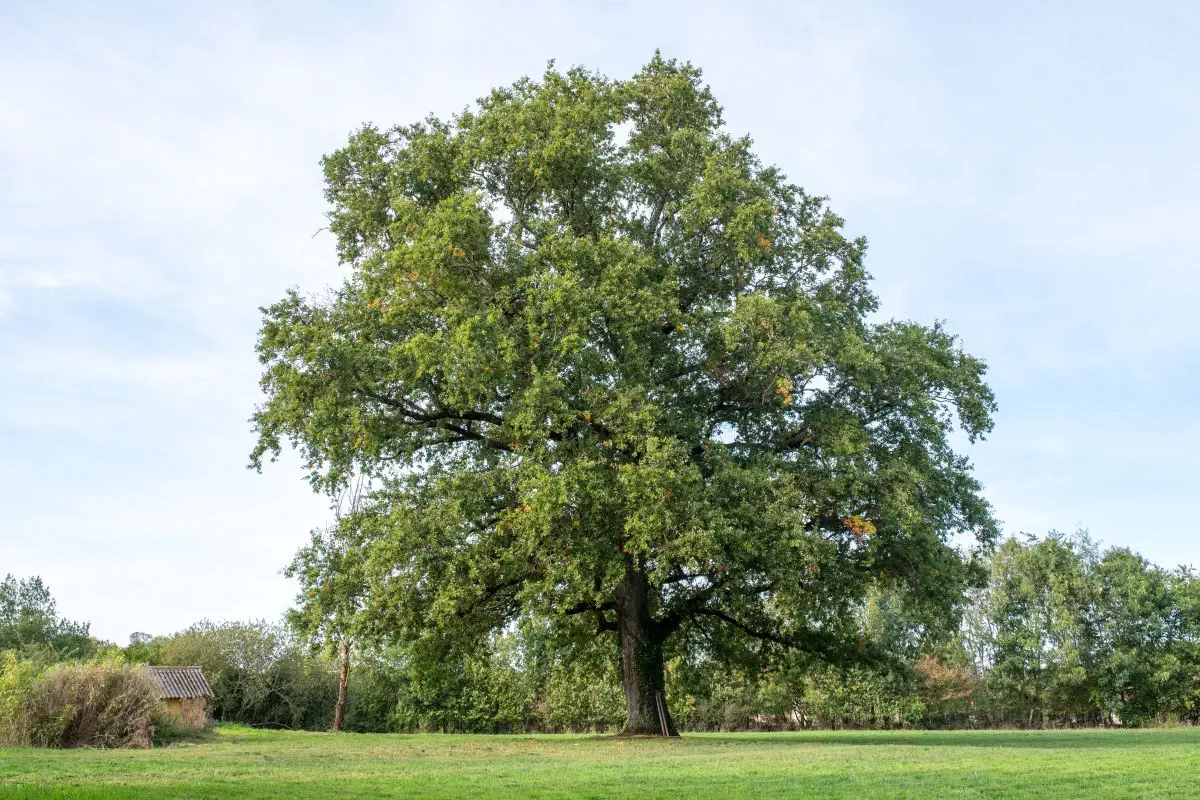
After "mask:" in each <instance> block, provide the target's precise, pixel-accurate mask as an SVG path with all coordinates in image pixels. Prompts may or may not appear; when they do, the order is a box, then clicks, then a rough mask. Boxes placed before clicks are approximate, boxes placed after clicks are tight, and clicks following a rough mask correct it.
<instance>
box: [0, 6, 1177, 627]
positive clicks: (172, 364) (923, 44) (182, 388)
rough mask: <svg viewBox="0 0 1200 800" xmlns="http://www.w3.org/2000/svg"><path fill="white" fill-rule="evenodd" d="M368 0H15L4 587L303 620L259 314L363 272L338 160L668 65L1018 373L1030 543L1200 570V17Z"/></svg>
mask: <svg viewBox="0 0 1200 800" xmlns="http://www.w3.org/2000/svg"><path fill="white" fill-rule="evenodd" d="M339 5H340V4H339ZM345 5H354V6H355V7H356V10H354V11H346V10H339V9H335V8H334V5H333V4H300V3H279V4H267V3H259V4H253V3H246V4H233V3H231V4H228V5H222V4H219V3H192V4H186V3H179V2H161V3H141V4H128V3H104V4H99V3H79V4H67V3H58V2H42V3H18V2H15V1H14V0H0V573H3V572H6V571H11V572H13V573H16V574H18V575H29V574H35V573H36V574H40V575H42V576H43V578H45V579H46V581H47V582H48V583H49V584H50V586H51V587H52V589H53V591H54V593H55V595H56V596H57V597H58V598H59V605H60V608H61V609H62V611H63V612H64V613H66V614H67V615H69V616H71V617H75V618H82V619H88V620H91V621H92V622H93V631H94V632H95V633H97V634H98V635H100V636H103V637H107V638H110V639H114V640H117V641H120V642H124V641H125V640H126V639H127V637H128V635H129V634H130V633H131V632H132V631H136V630H142V631H150V632H154V633H166V632H170V631H173V630H176V629H178V628H181V627H183V626H186V625H188V624H190V623H191V622H193V621H195V620H197V619H200V618H201V617H211V618H215V619H223V618H233V619H246V618H252V617H266V618H271V619H274V618H277V617H278V615H279V614H280V613H281V612H282V611H283V609H284V608H285V607H286V606H287V605H288V603H289V602H290V600H291V597H292V594H293V587H292V586H291V585H290V584H289V582H288V581H286V580H285V579H284V578H282V577H281V576H280V575H279V573H278V570H279V568H280V567H281V566H282V565H283V564H284V563H286V562H287V561H288V559H289V558H290V556H291V554H292V552H293V551H294V550H295V548H296V547H297V546H298V545H299V544H300V543H301V542H302V541H303V540H304V538H305V536H306V532H307V530H308V529H309V528H311V527H313V526H314V525H317V524H320V523H322V522H323V521H324V520H325V519H326V518H327V516H328V514H327V510H326V504H325V503H324V501H323V500H322V499H321V498H319V497H315V496H313V495H312V494H311V493H310V492H309V490H308V488H307V485H306V484H305V483H304V482H303V481H302V479H301V475H300V472H299V469H298V467H297V465H296V463H295V461H294V460H288V461H285V462H284V463H282V464H280V465H276V466H275V467H273V468H271V469H269V470H267V472H266V473H265V474H264V475H256V474H254V473H253V472H249V471H247V470H246V469H245V463H246V455H247V453H248V451H249V449H250V446H251V441H252V440H251V434H250V431H249V426H248V424H247V422H246V418H247V417H248V416H249V414H250V412H251V409H252V407H253V405H254V403H255V402H256V399H257V396H258V390H257V385H256V381H257V374H258V369H257V363H256V362H255V359H254V354H253V343H254V335H255V331H256V327H257V322H258V314H257V310H256V308H257V306H259V305H262V304H264V303H268V302H271V301H272V300H274V299H276V298H277V297H279V296H280V295H281V294H282V292H283V291H284V289H285V288H286V287H288V286H290V285H299V286H301V287H303V288H305V289H310V290H318V289H320V288H321V287H323V286H326V285H329V284H332V283H335V282H337V281H338V280H339V279H340V271H339V268H338V266H337V264H336V262H335V259H334V257H333V245H332V241H331V240H330V237H329V236H328V235H325V234H320V235H317V236H315V238H314V236H313V234H314V233H315V232H316V231H317V230H318V229H319V228H320V227H321V226H322V224H323V218H322V213H323V210H324V206H323V201H322V198H321V184H320V174H319V168H318V164H317V161H318V159H319V158H320V156H321V154H323V153H325V152H328V151H330V150H332V149H334V148H336V147H338V146H339V145H340V144H341V142H342V141H343V140H344V138H345V136H346V134H347V133H348V132H349V131H350V130H351V129H352V128H354V127H356V126H357V125H359V124H360V123H362V122H364V121H374V122H377V123H380V124H382V125H389V124H392V123H400V122H411V121H414V120H416V119H417V118H419V117H422V116H424V115H425V114H427V113H429V112H435V113H437V114H440V115H445V114H449V113H451V112H454V111H456V110H459V109H461V108H462V107H463V106H464V105H465V104H466V103H467V102H469V101H471V100H472V99H473V98H476V97H478V96H480V95H482V94H484V93H485V92H486V91H487V90H488V89H489V88H490V87H492V86H494V85H498V84H502V83H509V82H511V81H512V80H515V79H516V78H518V77H520V76H521V75H524V74H531V73H532V74H536V73H538V72H540V71H541V69H542V67H543V66H544V64H545V61H546V60H547V59H550V58H553V59H556V60H557V61H558V63H559V64H561V65H570V64H577V63H578V64H585V65H588V66H591V67H595V68H598V69H600V70H601V71H603V72H605V73H606V74H609V75H611V76H614V77H616V76H621V77H624V76H628V75H630V74H631V73H632V72H633V71H634V70H635V69H636V68H637V67H638V66H639V65H640V64H642V63H644V62H645V61H646V60H647V59H648V58H649V57H650V56H651V55H652V54H653V51H654V49H655V48H661V49H662V50H663V52H664V54H665V55H668V56H676V57H680V58H686V59H690V60H692V61H694V62H695V63H697V64H699V65H700V66H702V67H703V68H704V70H705V75H706V79H707V80H708V81H709V83H710V84H711V86H712V88H713V90H714V92H715V93H716V95H717V97H718V99H719V100H720V101H721V103H722V104H723V105H724V106H725V108H726V118H727V121H728V126H729V129H730V130H731V131H733V132H734V133H739V134H740V133H749V134H751V135H752V136H753V138H754V139H755V140H756V142H757V149H758V151H759V153H760V154H761V155H762V157H763V158H764V160H767V161H771V162H775V163H777V164H779V165H780V166H781V167H783V168H784V170H785V171H786V172H787V173H788V174H789V175H790V176H791V177H792V179H793V180H795V181H796V182H798V183H801V184H802V185H804V186H805V187H806V188H808V189H809V190H811V191H814V192H817V193H821V194H827V195H829V196H830V197H831V199H832V202H833V206H834V208H835V209H836V210H837V211H838V212H839V213H841V214H842V215H843V216H844V217H845V218H846V220H847V228H848V230H849V231H850V232H851V233H854V234H863V235H866V236H867V237H868V238H869V240H870V242H871V247H870V252H869V258H868V265H869V268H870V270H871V272H872V273H873V274H874V275H875V277H876V279H877V281H876V288H877V290H878V292H879V294H880V296H881V298H882V300H883V313H884V314H885V315H886V316H896V317H905V318H913V319H917V320H921V321H924V322H930V321H932V320H934V319H939V318H940V319H945V320H946V321H947V323H948V325H949V327H950V328H951V329H952V330H954V331H956V332H958V333H959V334H961V335H962V337H963V340H964V341H965V343H966V345H967V347H968V349H969V350H970V351H971V352H973V353H975V354H976V355H979V356H981V357H983V358H984V359H986V360H987V361H988V363H989V364H990V365H991V372H990V377H991V384H992V386H993V388H994V389H995V391H996V394H997V396H998V399H999V403H1000V413H999V415H998V417H997V425H996V429H995V431H994V433H993V434H992V436H991V437H990V438H989V440H988V441H986V442H985V443H983V444H980V445H977V446H975V447H973V448H971V449H970V454H971V456H972V458H973V459H974V461H975V464H976V468H977V472H978V474H979V476H980V478H981V479H982V480H983V482H984V483H985V484H986V487H987V489H986V493H987V496H988V498H989V499H990V500H991V501H992V502H993V504H994V505H995V506H996V509H997V513H998V515H999V517H1000V518H1001V519H1002V520H1003V523H1004V527H1005V530H1006V531H1008V532H1018V531H1030V532H1037V533H1042V532H1045V531H1046V530H1049V529H1051V528H1058V529H1063V530H1069V529H1074V528H1075V527H1077V526H1085V527H1087V528H1089V529H1090V530H1091V531H1092V533H1093V534H1094V535H1095V536H1097V537H1099V538H1100V539H1102V540H1103V541H1104V542H1105V543H1107V544H1115V545H1128V546H1131V547H1133V548H1135V549H1138V550H1140V551H1141V552H1143V553H1144V554H1146V555H1147V556H1149V557H1151V558H1152V559H1154V560H1156V561H1159V562H1160V563H1164V564H1168V565H1172V564H1175V563H1180V562H1191V563H1196V564H1200V539H1198V538H1197V532H1198V527H1200V526H1198V523H1197V522H1196V520H1195V517H1194V516H1193V515H1192V514H1191V513H1190V512H1191V498H1192V497H1193V494H1194V491H1195V489H1194V484H1195V481H1196V478H1197V476H1198V474H1200V420H1197V418H1196V415H1195V414H1194V409H1195V407H1196V400H1195V395H1196V392H1197V389H1198V388H1200V377H1198V371H1197V367H1198V366H1200V363H1198V362H1200V353H1198V345H1200V314H1198V313H1197V310H1196V309H1197V308H1198V307H1200V264H1198V263H1197V261H1198V259H1197V251H1198V249H1200V159H1198V158H1197V153H1196V147H1197V143H1198V142H1200V103H1198V102H1197V101H1198V99H1200V93H1198V91H1197V90H1198V89H1200V57H1198V56H1197V54H1196V53H1197V48H1196V46H1195V45H1196V42H1197V41H1200V11H1198V10H1200V5H1197V4H1194V3H1185V2H1180V3H1177V4H1169V3H1137V4H1134V3H1121V4H1115V3H1114V4H1105V3H1096V2H1087V3H1045V2H1037V3H1029V4H1019V3H1003V4H983V3H961V2H946V3H828V2H824V3H779V4H766V3H762V4H752V3H737V4H735V3H727V4H720V3H695V2H689V3H678V4H668V3H646V4H642V3H632V2H631V3H616V2H612V3H591V4H585V3H567V2H563V3H547V4H539V3H521V4H495V5H494V6H484V5H482V4H481V5H479V6H470V5H456V4H451V3H413V4H408V5H405V4H399V3H386V4H382V3H381V4H379V5H376V6H370V5H366V4H361V3H359V4H345ZM239 6H245V7H244V8H240V7H239Z"/></svg>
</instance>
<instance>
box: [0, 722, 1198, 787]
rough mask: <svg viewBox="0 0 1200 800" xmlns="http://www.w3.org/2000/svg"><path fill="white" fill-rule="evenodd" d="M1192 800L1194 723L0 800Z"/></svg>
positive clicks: (190, 769)
mask: <svg viewBox="0 0 1200 800" xmlns="http://www.w3.org/2000/svg"><path fill="white" fill-rule="evenodd" d="M330 796H342V797H430V798H437V797H488V798H492V797H504V798H527V797H591V798H608V797H621V798H629V797H685V798H687V800H704V799H705V798H721V800H725V799H726V798H736V797H755V798H774V797H813V798H822V800H826V799H828V798H854V800H866V799H867V798H876V797H905V798H929V797H953V798H975V797H978V798H1013V797H1041V798H1067V797H1081V798H1089V800H1101V798H1130V799H1131V800H1133V798H1138V799H1139V800H1140V799H1142V798H1161V797H1179V798H1185V797H1186V798H1193V797H1200V729H1174V730H1145V731H1105V730H1094V731H1093V730H1084V731H1049V732H1042V731H1033V732H1021V731H961V732H932V731H930V732H926V731H906V732H900V733H888V732H859V731H854V732H837V733H827V732H822V733H770V734H692V735H689V736H685V737H683V739H682V740H678V741H662V740H634V741H630V740H621V739H611V738H605V737H596V736H437V735H418V736H405V735H399V734H329V733H297V732H291V731H257V730H250V729H248V728H241V727H225V728H221V729H219V731H218V733H217V735H216V737H215V738H214V739H213V740H212V741H208V742H203V743H199V744H190V745H181V746H176V747H169V748H160V749H156V750H117V751H103V750H65V751H63V750H57V751H56V750H34V749H17V748H8V749H0V797H67V798H80V797H138V798H151V797H155V798H157V797H245V798H250V797H330Z"/></svg>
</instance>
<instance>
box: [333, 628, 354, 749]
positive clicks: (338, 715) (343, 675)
mask: <svg viewBox="0 0 1200 800" xmlns="http://www.w3.org/2000/svg"><path fill="white" fill-rule="evenodd" d="M349 685H350V639H349V638H348V637H345V636H343V637H342V641H341V643H339V644H338V696H337V703H336V704H335V705H334V707H333V729H334V730H335V731H340V730H341V729H342V725H343V724H344V723H345V721H346V690H347V688H348V687H349Z"/></svg>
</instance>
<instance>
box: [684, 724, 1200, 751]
mask: <svg viewBox="0 0 1200 800" xmlns="http://www.w3.org/2000/svg"><path fill="white" fill-rule="evenodd" d="M685 738H691V739H693V740H694V741H705V742H719V743H721V744H728V745H755V746H759V745H779V746H792V747H795V746H806V745H829V746H842V747H845V746H852V745H864V746H874V747H879V746H885V747H886V746H890V747H1013V748H1025V749H1034V750H1049V749H1077V750H1082V749H1107V748H1126V747H1177V746H1179V745H1182V744H1189V745H1200V728H1172V729H1169V730H1168V729H1145V730H1112V729H1076V730H1051V731H1006V730H983V731H814V732H806V731H800V732H790V731H789V732H781V733H742V734H736V735H734V734H720V733H716V734H713V733H706V734H690V736H689V735H686V734H685Z"/></svg>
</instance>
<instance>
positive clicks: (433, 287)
mask: <svg viewBox="0 0 1200 800" xmlns="http://www.w3.org/2000/svg"><path fill="white" fill-rule="evenodd" d="M814 124H819V121H814ZM323 164H324V172H325V178H326V197H327V199H328V201H329V203H330V204H331V207H332V210H331V212H330V229H331V230H332V231H333V233H334V234H335V235H336V237H337V244H338V255H339V257H340V260H341V261H342V263H343V264H344V265H346V266H347V267H348V270H347V274H346V277H345V279H344V281H343V282H342V283H341V285H340V286H339V287H338V288H336V289H335V290H333V291H332V292H331V293H329V294H328V295H327V296H323V297H307V296H304V295H302V294H301V293H300V292H298V291H295V290H293V291H291V292H289V293H288V294H287V295H286V297H285V298H284V299H283V300H281V301H280V302H278V303H276V304H275V305H273V306H271V307H269V308H266V309H264V322H263V327H262V330H261V333H260V338H259V344H258V351H259V355H260V358H261V360H262V363H263V364H264V374H263V378H262V387H263V389H264V391H265V393H266V401H265V402H264V404H263V405H262V406H261V407H260V408H259V409H258V411H257V412H256V414H255V416H254V424H255V426H256V430H257V432H258V436H259V439H258V444H257V446H256V448H255V450H254V452H253V455H252V460H253V463H254V465H256V466H261V463H262V460H263V459H264V458H267V457H274V455H275V454H277V453H278V452H279V451H280V449H281V448H282V447H283V446H284V445H285V444H289V443H290V444H291V445H293V446H295V447H296V448H298V450H299V451H300V453H301V454H302V456H303V458H304V460H305V463H306V466H307V470H308V474H309V477H310V479H311V481H312V483H313V485H314V486H315V487H316V488H317V489H319V490H323V491H328V492H330V493H336V492H337V491H340V490H341V489H342V488H344V486H345V485H346V484H347V483H348V482H349V481H350V480H351V479H352V477H354V476H359V475H366V476H368V478H369V479H370V480H371V482H372V486H373V491H372V493H371V495H370V497H369V498H368V499H367V501H366V502H364V504H363V507H362V509H361V510H360V511H359V512H357V516H358V517H359V518H358V519H357V520H355V521H354V522H353V523H352V527H353V529H354V530H355V531H356V547H357V550H356V552H357V558H359V559H360V561H361V564H362V565H364V571H365V573H366V574H369V576H370V582H371V586H370V591H369V593H368V597H367V600H366V602H367V610H366V616H367V617H368V618H369V619H370V621H371V625H372V626H374V627H375V629H376V630H377V631H378V632H379V633H381V634H385V635H402V636H404V637H407V638H410V639H414V640H421V641H427V642H442V643H445V642H460V643H463V642H465V643H469V642H471V641H478V640H479V637H482V636H484V635H486V634H488V633H489V632H494V631H497V630H499V629H501V628H503V627H504V626H505V625H507V624H509V623H510V622H512V621H513V620H514V619H516V618H517V616H518V615H520V614H522V613H532V614H537V615H539V616H544V617H546V618H548V619H551V620H555V625H556V626H557V627H558V628H559V629H560V630H562V631H563V632H574V633H576V634H578V635H580V636H584V637H592V636H595V635H597V634H602V633H609V632H611V633H615V634H616V637H615V638H616V641H617V644H618V646H619V652H620V656H621V661H620V663H621V670H622V675H623V681H624V687H625V696H626V704H627V723H626V730H627V731H628V732H630V733H647V732H656V733H657V732H673V731H674V725H673V723H672V722H671V720H670V717H669V714H668V713H666V712H665V710H664V704H663V703H662V702H661V698H662V694H661V693H662V690H663V683H664V675H663V656H664V652H665V651H668V650H669V651H671V652H683V653H688V652H700V651H702V652H704V653H705V654H708V655H712V654H720V655H721V656H722V657H723V658H736V657H741V656H745V655H753V654H755V653H757V652H759V651H760V648H762V647H791V648H798V649H801V650H804V651H807V652H809V653H811V654H813V655H814V656H815V657H819V658H822V659H827V660H835V661H853V660H861V659H864V658H869V657H871V656H872V653H871V652H869V648H866V647H865V646H863V644H862V636H861V632H860V628H859V626H858V625H857V623H856V622H855V621H856V620H857V619H858V616H857V615H856V614H855V613H854V611H855V609H857V608H858V607H859V606H860V604H861V603H862V602H863V598H864V597H865V596H866V594H867V592H868V591H869V590H870V589H871V587H872V586H875V585H878V584H886V585H888V586H891V587H895V588H897V589H899V590H901V591H902V592H903V595H904V597H905V598H906V599H907V602H909V603H910V604H911V606H912V607H913V608H916V609H920V610H922V611H923V612H924V613H926V614H927V616H928V617H929V618H931V619H936V618H945V617H947V616H951V615H952V613H953V611H954V609H955V608H956V607H957V604H958V603H959V602H960V600H961V597H962V592H963V589H964V588H965V587H966V586H968V585H970V584H971V583H972V582H973V580H975V579H977V578H979V577H981V570H979V569H978V568H977V566H976V565H975V562H974V560H973V559H972V552H973V550H974V543H981V544H985V545H986V544H988V543H990V542H991V541H992V540H993V539H994V537H995V536H996V525H995V522H994V520H993V518H992V516H991V512H990V509H989V507H988V505H987V503H986V502H985V501H984V500H983V499H982V498H981V496H980V486H979V484H978V482H977V481H976V480H975V478H974V477H973V476H972V474H971V470H970V465H969V462H968V461H967V459H966V458H965V457H963V456H962V455H960V454H959V453H956V452H955V450H954V449H953V447H952V445H951V439H952V437H953V436H954V435H955V431H956V430H957V431H961V432H963V433H965V439H966V440H968V441H972V442H973V441H975V440H976V439H978V438H979V437H981V436H983V435H985V434H986V433H987V432H988V431H989V430H990V428H991V424H992V422H991V415H992V413H993V412H994V410H995V403H994V400H993V396H992V393H991V392H990V390H989V389H988V387H987V385H986V384H985V383H984V380H983V377H984V373H985V366H984V364H983V363H982V362H981V361H980V360H978V359H976V358H974V357H972V356H970V355H968V354H967V353H965V352H964V351H963V350H962V349H961V347H960V345H959V343H958V342H957V340H956V339H955V337H953V336H952V335H951V334H950V333H948V332H947V331H946V330H944V328H943V326H941V325H940V324H934V325H932V326H927V325H920V324H916V323H913V322H897V321H884V320H882V319H880V318H879V317H878V314H877V310H878V303H877V300H876V297H875V296H874V294H873V293H872V291H871V288H870V284H869V277H868V275H867V273H866V271H865V269H864V265H863V257H864V252H865V249H866V243H865V241H864V240H862V239H854V238H849V237H847V236H846V235H845V234H844V233H843V232H842V227H843V221H842V220H841V219H840V218H839V217H838V216H837V215H836V214H834V213H833V212H832V211H831V210H830V209H829V208H828V206H827V204H826V202H825V200H824V199H823V198H821V197H817V196H814V195H812V194H809V193H807V192H806V191H804V190H803V189H802V188H800V187H799V186H796V185H794V184H791V183H789V182H788V180H787V179H786V177H785V176H784V175H783V174H782V173H781V172H780V170H778V169H777V168H775V167H772V166H768V165H764V164H763V163H761V162H760V161H759V159H758V158H757V157H756V156H755V154H754V152H753V149H752V146H751V141H750V140H749V139H748V138H739V137H735V136H732V135H730V134H729V133H727V132H726V131H725V129H724V127H723V121H722V114H721V108H720V106H719V105H718V104H717V103H716V101H715V99H714V98H713V96H712V94H711V93H710V91H709V89H708V87H707V86H705V85H704V84H703V83H702V80H701V74H700V71H699V70H698V69H696V68H695V67H693V66H691V65H689V64H685V63H678V62H675V61H671V60H666V59H663V58H661V57H660V56H657V55H656V56H655V58H654V59H653V60H652V61H651V62H650V63H649V64H647V65H646V66H645V67H644V68H643V69H642V70H641V71H640V72H638V73H637V74H636V75H635V76H634V77H633V78H631V79H629V80H612V79H608V78H605V77H603V76H601V75H598V74H595V73H592V72H589V71H586V70H584V69H580V68H575V69H571V70H568V71H566V72H560V71H557V70H556V69H554V68H553V65H551V67H549V68H548V69H547V71H546V72H545V74H544V75H543V76H542V78H541V79H540V80H531V79H522V80H520V81H517V82H516V83H515V84H513V85H512V86H509V87H505V88H500V89H496V90H494V91H492V92H491V94H489V95H488V96H487V97H485V98H483V99H481V100H480V101H479V102H478V104H477V105H476V106H475V107H473V108H471V109H468V110H464V111H463V112H462V113H461V114H459V115H457V116H454V117H452V118H451V119H449V120H440V119H437V118H433V117H430V118H428V119H426V120H424V121H422V122H418V123H415V124H412V125H407V126H400V127H395V128H390V129H380V128H377V127H372V126H368V127H365V128H363V129H362V130H360V131H358V132H356V133H355V134H353V135H352V136H351V137H350V140H349V142H348V143H347V145H346V146H345V147H344V148H342V149H340V150H338V151H337V152H335V153H333V154H331V155H329V156H327V157H326V158H325V159H324V161H323Z"/></svg>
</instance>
